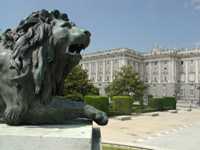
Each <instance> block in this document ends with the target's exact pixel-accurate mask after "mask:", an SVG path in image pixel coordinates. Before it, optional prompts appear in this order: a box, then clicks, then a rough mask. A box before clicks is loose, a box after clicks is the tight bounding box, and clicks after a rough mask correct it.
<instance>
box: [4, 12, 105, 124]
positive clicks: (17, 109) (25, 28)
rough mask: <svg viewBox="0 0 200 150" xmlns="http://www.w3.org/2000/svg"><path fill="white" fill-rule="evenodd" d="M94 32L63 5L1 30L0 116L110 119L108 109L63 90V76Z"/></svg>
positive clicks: (26, 120)
mask: <svg viewBox="0 0 200 150" xmlns="http://www.w3.org/2000/svg"><path fill="white" fill-rule="evenodd" d="M90 36H91V34H90V32H89V31H87V30H84V29H82V28H80V27H78V26H76V25H75V24H74V23H73V22H71V21H69V19H68V16H67V14H64V13H60V12H59V11H58V10H54V11H51V12H48V11H46V10H41V11H36V12H33V13H32V14H31V15H30V16H28V17H27V18H26V19H24V20H22V21H21V22H20V24H19V26H17V27H16V28H14V29H12V30H11V29H8V30H6V31H5V32H4V33H3V34H2V36H0V120H1V121H0V122H1V123H7V124H10V125H19V124H60V123H65V122H66V121H68V120H72V119H76V118H89V119H92V120H94V121H95V122H96V123H97V124H99V125H106V124H107V123H108V118H107V115H106V113H104V112H102V111H100V110H97V109H96V108H94V107H92V106H90V105H88V104H86V103H83V102H74V101H70V100H66V99H62V98H58V97H56V96H59V95H62V92H63V88H64V80H65V78H66V76H67V75H68V74H69V72H70V71H71V70H72V68H73V67H74V66H75V65H77V64H78V63H79V61H80V60H81V55H80V52H81V50H83V49H85V48H86V47H87V46H88V45H89V43H90Z"/></svg>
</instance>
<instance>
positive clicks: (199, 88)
mask: <svg viewBox="0 0 200 150" xmlns="http://www.w3.org/2000/svg"><path fill="white" fill-rule="evenodd" d="M197 89H198V90H199V106H200V85H199V86H198V87H197Z"/></svg>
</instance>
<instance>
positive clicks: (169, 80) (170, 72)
mask: <svg viewBox="0 0 200 150" xmlns="http://www.w3.org/2000/svg"><path fill="white" fill-rule="evenodd" d="M171 74H172V70H171V59H169V79H168V82H169V83H170V82H171Z"/></svg>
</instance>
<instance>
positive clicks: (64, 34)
mask: <svg viewBox="0 0 200 150" xmlns="http://www.w3.org/2000/svg"><path fill="white" fill-rule="evenodd" d="M53 23H54V26H53V28H52V32H53V37H54V39H55V40H56V45H60V46H61V45H62V53H63V55H66V54H67V55H68V54H69V55H73V56H80V52H81V50H83V49H85V48H86V47H87V46H88V45H89V43H90V36H91V34H90V32H89V31H87V30H85V29H83V28H80V27H78V26H76V25H75V24H74V23H73V22H71V21H64V20H60V19H54V21H53Z"/></svg>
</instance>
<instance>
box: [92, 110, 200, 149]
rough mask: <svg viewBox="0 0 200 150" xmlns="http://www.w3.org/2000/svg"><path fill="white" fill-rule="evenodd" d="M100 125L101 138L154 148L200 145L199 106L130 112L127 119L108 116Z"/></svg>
mask: <svg viewBox="0 0 200 150" xmlns="http://www.w3.org/2000/svg"><path fill="white" fill-rule="evenodd" d="M94 127H100V128H101V136H102V142H103V143H104V142H107V143H120V144H125V145H134V146H141V147H149V148H152V149H157V150H162V149H163V150H164V149H168V150H179V149H180V150H198V149H200V144H199V140H200V109H199V108H195V109H192V111H186V108H178V113H170V112H168V111H164V112H159V116H154V117H152V116H148V114H140V115H137V114H133V115H132V116H131V120H126V121H120V120H117V119H116V118H115V117H113V118H110V120H109V123H108V125H107V126H103V127H101V126H98V125H96V124H94Z"/></svg>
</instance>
